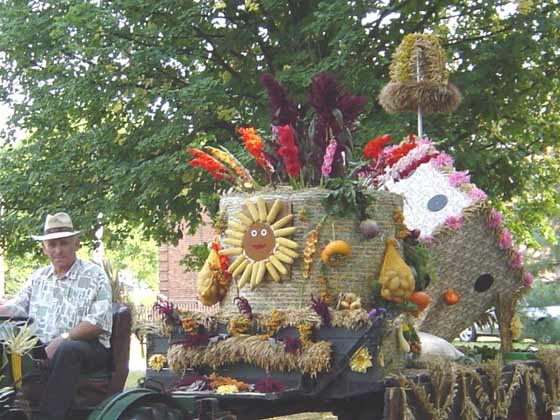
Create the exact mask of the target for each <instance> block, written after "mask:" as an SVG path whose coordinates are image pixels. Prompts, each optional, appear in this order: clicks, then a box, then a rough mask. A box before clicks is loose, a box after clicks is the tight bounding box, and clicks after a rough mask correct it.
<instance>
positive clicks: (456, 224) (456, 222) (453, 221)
mask: <svg viewBox="0 0 560 420" xmlns="http://www.w3.org/2000/svg"><path fill="white" fill-rule="evenodd" d="M443 225H444V226H445V227H446V228H448V229H451V230H459V229H461V227H462V226H463V218H462V217H461V216H448V217H447V219H445V221H444V222H443Z"/></svg>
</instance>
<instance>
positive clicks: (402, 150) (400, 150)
mask: <svg viewBox="0 0 560 420" xmlns="http://www.w3.org/2000/svg"><path fill="white" fill-rule="evenodd" d="M415 147H416V143H405V144H403V145H401V146H399V147H397V148H396V149H395V150H393V151H392V152H391V156H389V158H388V159H387V165H389V166H391V165H394V164H395V163H397V162H398V161H399V160H400V159H401V158H403V157H404V156H406V155H408V152H410V151H411V150H412V149H414V148H415Z"/></svg>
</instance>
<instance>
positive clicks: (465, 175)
mask: <svg viewBox="0 0 560 420" xmlns="http://www.w3.org/2000/svg"><path fill="white" fill-rule="evenodd" d="M469 182H471V176H470V175H469V172H468V171H456V172H453V173H452V174H451V175H449V184H451V186H452V187H458V186H459V185H463V184H468V183H469Z"/></svg>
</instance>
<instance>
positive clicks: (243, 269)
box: [219, 197, 299, 289]
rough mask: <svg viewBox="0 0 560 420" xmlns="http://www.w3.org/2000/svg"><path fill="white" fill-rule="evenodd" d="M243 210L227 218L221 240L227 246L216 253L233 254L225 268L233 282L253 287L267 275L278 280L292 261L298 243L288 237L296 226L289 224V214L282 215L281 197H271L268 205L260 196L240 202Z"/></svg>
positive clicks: (296, 255) (290, 218) (241, 286)
mask: <svg viewBox="0 0 560 420" xmlns="http://www.w3.org/2000/svg"><path fill="white" fill-rule="evenodd" d="M244 204H245V208H246V209H247V211H240V212H239V213H237V216H236V220H230V221H228V228H227V230H226V231H225V233H224V236H225V237H224V239H223V241H222V242H223V243H224V244H225V245H228V246H230V247H228V248H224V249H222V250H221V251H220V252H219V253H220V255H226V256H230V257H233V263H232V264H231V265H230V267H229V269H228V271H229V272H230V273H231V274H232V276H233V278H234V279H236V280H237V286H238V287H239V288H243V287H245V286H246V285H249V286H250V287H251V289H255V288H256V287H258V285H259V284H261V283H262V282H263V281H264V280H265V279H266V278H267V275H268V277H269V278H270V279H272V280H273V281H275V282H280V281H281V278H282V276H283V275H287V274H288V268H287V266H288V265H290V264H293V262H294V259H295V258H297V257H298V256H299V254H298V253H297V249H298V244H297V243H296V242H295V241H292V240H291V239H289V238H288V237H289V236H291V235H293V234H294V233H295V231H296V227H293V226H289V224H290V223H291V221H292V219H293V215H292V214H288V215H282V217H279V216H280V214H281V209H282V201H281V200H280V199H277V200H275V201H274V202H273V203H272V204H271V205H270V206H267V203H266V202H265V201H264V199H263V198H262V197H257V198H256V200H255V201H254V202H253V201H251V200H249V199H247V200H245V202H244Z"/></svg>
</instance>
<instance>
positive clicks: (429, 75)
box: [379, 34, 461, 114]
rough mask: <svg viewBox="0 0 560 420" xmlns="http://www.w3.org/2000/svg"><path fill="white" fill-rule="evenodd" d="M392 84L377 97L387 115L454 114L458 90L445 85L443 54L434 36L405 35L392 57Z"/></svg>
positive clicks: (459, 100) (445, 74)
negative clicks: (411, 113)
mask: <svg viewBox="0 0 560 420" xmlns="http://www.w3.org/2000/svg"><path fill="white" fill-rule="evenodd" d="M390 76H391V81H390V82H389V84H387V85H386V86H385V87H384V88H383V89H382V90H381V93H380V94H379V103H380V104H381V106H382V107H383V109H385V111H387V112H389V113H399V112H418V110H419V108H420V109H421V112H422V113H423V114H431V113H435V112H451V111H454V110H455V109H456V108H457V106H458V105H459V103H460V102H461V94H460V92H459V90H458V89H457V88H456V87H455V86H454V85H453V84H452V83H450V82H449V81H448V71H447V70H446V68H445V53H444V51H443V49H442V48H441V45H440V43H439V41H438V39H437V37H435V36H434V35H425V34H408V35H406V36H405V37H404V39H403V41H402V42H401V44H400V45H399V47H398V48H397V50H396V51H395V53H394V54H393V59H392V62H391V67H390Z"/></svg>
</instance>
